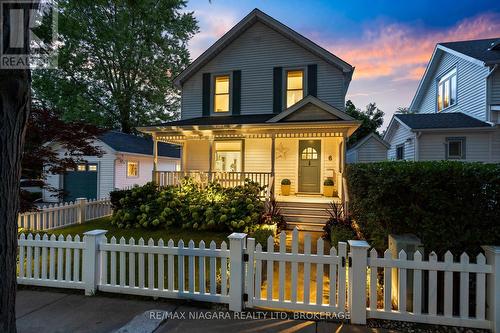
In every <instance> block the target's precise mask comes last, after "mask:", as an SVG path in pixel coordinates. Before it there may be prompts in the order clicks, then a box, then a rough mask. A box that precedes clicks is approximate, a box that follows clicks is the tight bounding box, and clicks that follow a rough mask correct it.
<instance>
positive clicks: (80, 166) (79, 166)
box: [76, 164, 87, 171]
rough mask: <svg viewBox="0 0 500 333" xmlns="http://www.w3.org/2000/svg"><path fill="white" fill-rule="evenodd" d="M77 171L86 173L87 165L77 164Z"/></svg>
mask: <svg viewBox="0 0 500 333" xmlns="http://www.w3.org/2000/svg"><path fill="white" fill-rule="evenodd" d="M76 170H77V171H87V165H86V164H78V166H77V167H76Z"/></svg>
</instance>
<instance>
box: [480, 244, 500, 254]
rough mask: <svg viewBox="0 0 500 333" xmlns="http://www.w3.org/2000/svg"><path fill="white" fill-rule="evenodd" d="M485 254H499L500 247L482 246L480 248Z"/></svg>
mask: <svg viewBox="0 0 500 333" xmlns="http://www.w3.org/2000/svg"><path fill="white" fill-rule="evenodd" d="M481 247H482V248H483V250H484V251H486V252H493V253H494V254H500V246H495V245H482V246H481Z"/></svg>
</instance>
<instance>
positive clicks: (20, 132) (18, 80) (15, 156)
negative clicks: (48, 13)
mask: <svg viewBox="0 0 500 333" xmlns="http://www.w3.org/2000/svg"><path fill="white" fill-rule="evenodd" d="M32 2H33V3H36V4H38V1H37V0H33V1H32ZM0 5H2V1H0ZM9 17H10V16H7V18H6V19H5V20H4V18H2V20H3V22H2V28H3V29H2V32H3V35H2V36H0V38H4V37H5V35H9V34H10V33H11V32H12V30H14V34H13V36H16V37H17V38H21V37H22V36H24V34H23V33H21V31H28V29H29V23H30V22H29V20H22V21H20V22H16V23H13V22H10V20H9ZM11 23H12V24H11ZM28 35H29V34H28ZM4 40H6V39H4ZM28 53H29V37H28V43H24V50H22V54H28ZM30 109H31V74H30V70H29V69H10V70H9V69H0V332H3V333H14V332H16V313H15V312H16V307H15V306H16V289H17V285H16V268H17V265H16V262H17V214H18V212H19V185H20V184H19V183H20V182H19V180H20V177H21V157H22V152H23V143H24V133H25V130H26V125H27V122H28V116H29V113H30Z"/></svg>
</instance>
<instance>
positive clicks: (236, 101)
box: [232, 71, 241, 115]
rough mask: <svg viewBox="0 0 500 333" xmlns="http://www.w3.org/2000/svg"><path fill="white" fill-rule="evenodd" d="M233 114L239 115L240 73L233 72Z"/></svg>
mask: <svg viewBox="0 0 500 333" xmlns="http://www.w3.org/2000/svg"><path fill="white" fill-rule="evenodd" d="M232 93H233V98H232V100H233V114H236V115H238V114H240V113H241V71H233V91H232Z"/></svg>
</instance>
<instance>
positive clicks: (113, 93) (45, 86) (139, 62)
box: [33, 0, 198, 133]
mask: <svg viewBox="0 0 500 333" xmlns="http://www.w3.org/2000/svg"><path fill="white" fill-rule="evenodd" d="M58 5H59V34H60V36H59V39H60V40H61V41H62V45H61V47H60V49H59V68H58V70H55V71H53V70H40V71H36V72H34V74H33V87H34V93H35V96H36V97H37V98H38V99H40V100H41V101H42V103H43V105H44V106H46V107H47V108H50V109H57V110H62V111H63V112H64V114H63V116H64V119H65V120H83V121H85V122H90V123H93V124H97V125H102V126H105V127H110V128H117V127H119V128H121V130H122V131H123V132H126V133H129V132H131V131H133V128H134V127H135V126H138V125H144V124H147V123H150V122H155V121H167V120H170V119H172V118H173V117H176V116H177V114H178V110H179V104H180V102H179V92H178V90H177V89H176V88H175V87H174V86H173V83H172V80H173V78H174V77H175V76H176V75H177V74H179V73H180V71H182V70H183V69H184V68H185V67H186V65H187V64H188V63H189V52H188V50H187V42H188V41H189V39H190V38H191V37H192V36H193V35H194V33H196V32H197V31H198V27H197V22H196V20H195V18H194V16H193V13H192V12H184V11H183V9H184V8H185V6H186V1H184V0H171V1H158V0H140V1H129V0H78V1H74V0H60V1H59V2H58Z"/></svg>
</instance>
